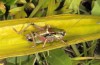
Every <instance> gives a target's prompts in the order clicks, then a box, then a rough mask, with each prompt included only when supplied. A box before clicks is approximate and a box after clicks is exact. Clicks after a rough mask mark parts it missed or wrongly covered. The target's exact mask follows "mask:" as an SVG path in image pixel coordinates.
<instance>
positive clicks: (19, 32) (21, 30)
mask: <svg viewBox="0 0 100 65" xmlns="http://www.w3.org/2000/svg"><path fill="white" fill-rule="evenodd" d="M29 26H30V24H28V25H27V26H26V27H25V28H24V25H23V26H22V27H21V29H20V31H17V30H16V29H15V28H14V27H13V30H14V31H15V32H17V33H18V34H21V33H22V32H24V31H25V30H26V29H27V28H28V27H29ZM23 28H24V29H23Z"/></svg>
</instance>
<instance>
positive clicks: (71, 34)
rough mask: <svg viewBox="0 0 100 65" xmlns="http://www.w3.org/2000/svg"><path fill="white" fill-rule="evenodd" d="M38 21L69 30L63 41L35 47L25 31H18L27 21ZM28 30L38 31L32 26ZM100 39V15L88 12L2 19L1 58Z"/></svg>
mask: <svg viewBox="0 0 100 65" xmlns="http://www.w3.org/2000/svg"><path fill="white" fill-rule="evenodd" d="M32 22H33V23H35V24H36V25H38V26H45V25H50V26H51V27H55V28H58V29H63V30H65V32H66V36H65V38H64V40H67V42H66V43H67V44H64V43H62V42H61V41H58V42H52V43H47V44H46V45H45V47H44V48H43V47H42V46H43V43H41V44H37V46H36V47H33V43H31V42H29V41H27V40H26V38H25V34H26V33H25V34H17V33H16V32H15V31H14V30H13V27H14V28H15V29H16V30H18V31H19V30H20V29H21V27H22V26H23V25H24V27H25V26H27V24H28V23H32ZM27 31H35V30H34V28H33V27H32V26H31V27H29V28H28V29H27ZM99 38H100V17H98V16H87V15H54V16H48V17H41V18H23V19H14V20H5V21H2V22H1V21H0V59H3V58H7V57H15V56H23V55H29V54H34V53H39V52H43V51H47V50H52V49H56V48H61V47H65V46H68V45H72V44H76V43H80V42H84V41H90V40H95V39H99Z"/></svg>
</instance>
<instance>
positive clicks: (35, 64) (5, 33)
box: [0, 0, 100, 65]
mask: <svg viewBox="0 0 100 65" xmlns="http://www.w3.org/2000/svg"><path fill="white" fill-rule="evenodd" d="M86 3H88V4H86ZM87 5H88V6H87ZM99 10H100V0H1V1H0V19H1V20H5V21H3V22H0V58H1V59H3V58H7V59H6V60H5V59H4V60H3V61H4V63H7V64H6V65H100V62H99V61H100V60H99V59H100V58H99V57H100V54H96V52H97V53H98V51H96V48H97V44H98V43H100V41H98V40H96V39H100V17H99V15H100V11H99ZM90 13H91V15H98V16H87V14H88V15H90ZM58 14H86V15H85V16H82V15H59V16H51V15H58ZM44 16H48V17H46V18H32V17H44ZM28 17H29V18H28ZM20 18H23V19H20ZM25 18H26V19H25ZM6 19H16V20H8V21H6ZM29 22H35V23H36V24H37V25H39V26H44V25H51V26H54V27H56V28H59V29H64V30H65V31H66V32H67V34H66V36H65V38H64V40H66V39H67V44H68V45H65V44H63V43H62V42H53V43H52V44H49V43H47V44H46V46H45V48H42V45H43V44H39V45H37V46H36V47H35V48H31V46H32V45H33V44H32V43H30V42H28V41H26V40H25V36H24V35H25V34H26V33H29V31H34V28H32V27H30V28H29V29H27V30H28V32H26V33H24V34H22V35H19V34H17V33H15V32H14V31H13V29H12V28H13V27H14V28H16V29H17V30H20V29H21V27H22V26H26V25H27V23H29ZM90 40H93V41H90ZM86 41H89V42H86ZM16 42H17V43H16ZM82 42H83V43H82ZM78 43H80V44H78ZM76 44H77V45H76ZM69 45H70V46H69ZM65 46H69V47H67V48H66V47H65ZM61 47H64V50H65V51H66V53H65V52H64V50H63V49H57V48H61ZM98 47H99V46H98ZM53 49H56V50H53ZM48 50H51V51H49V52H50V54H49V56H48V55H47V54H46V53H47V52H43V51H48ZM40 52H42V53H40ZM34 53H36V54H34ZM29 54H33V55H29ZM24 55H29V56H24ZM16 56H20V57H16ZM70 56H71V57H70ZM8 57H14V58H8ZM3 61H2V62H3ZM0 63H1V62H0Z"/></svg>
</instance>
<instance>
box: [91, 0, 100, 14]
mask: <svg viewBox="0 0 100 65" xmlns="http://www.w3.org/2000/svg"><path fill="white" fill-rule="evenodd" d="M99 9H100V5H99V4H98V3H97V1H95V3H94V7H93V9H92V11H91V13H92V15H100V11H99Z"/></svg>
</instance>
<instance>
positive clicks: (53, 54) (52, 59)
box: [47, 49, 72, 65]
mask: <svg viewBox="0 0 100 65" xmlns="http://www.w3.org/2000/svg"><path fill="white" fill-rule="evenodd" d="M47 60H48V64H50V65H56V64H57V65H72V60H71V58H70V57H69V56H68V55H67V54H66V53H65V52H64V50H63V49H56V50H52V51H50V55H49V56H48V57H47Z"/></svg>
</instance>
